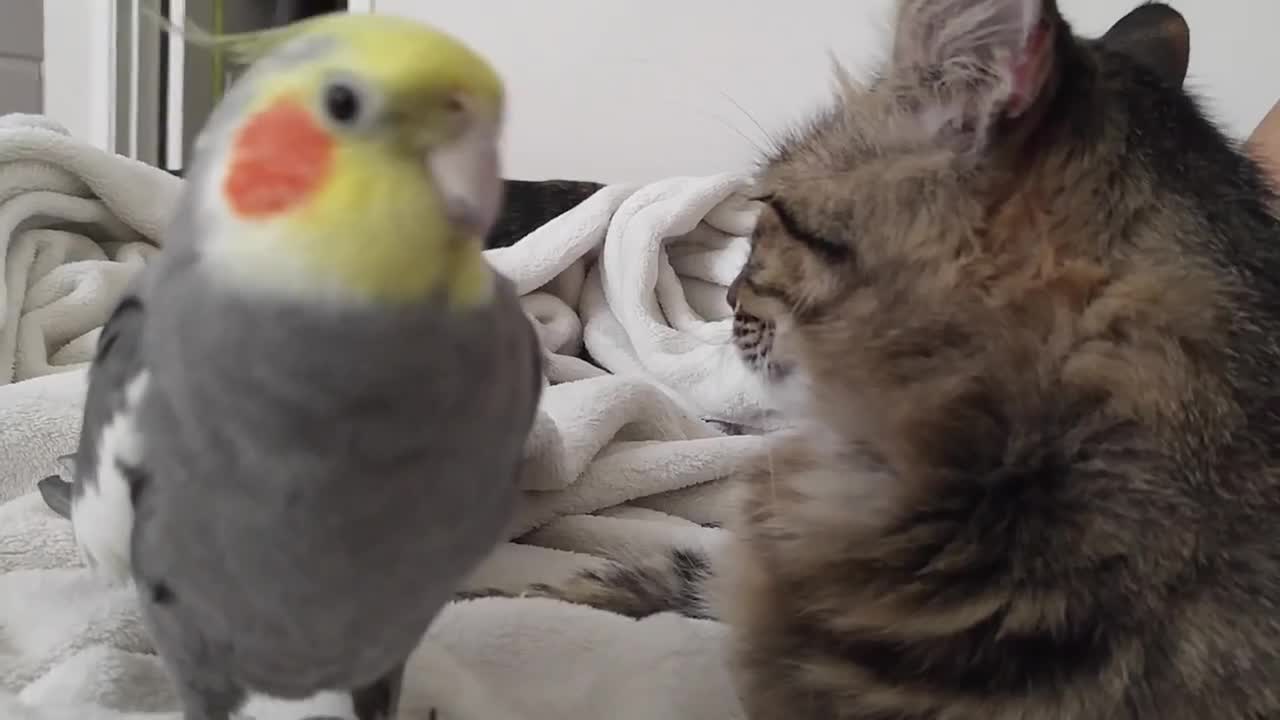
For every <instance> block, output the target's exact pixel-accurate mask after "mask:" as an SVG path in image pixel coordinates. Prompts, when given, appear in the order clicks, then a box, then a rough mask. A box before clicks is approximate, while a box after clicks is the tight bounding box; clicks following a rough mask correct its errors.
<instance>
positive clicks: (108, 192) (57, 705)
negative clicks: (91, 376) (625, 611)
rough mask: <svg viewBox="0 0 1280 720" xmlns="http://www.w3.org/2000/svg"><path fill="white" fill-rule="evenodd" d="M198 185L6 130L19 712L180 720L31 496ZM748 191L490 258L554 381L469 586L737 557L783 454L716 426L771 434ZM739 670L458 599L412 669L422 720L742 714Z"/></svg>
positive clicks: (140, 635) (7, 713) (593, 222)
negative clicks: (748, 293) (739, 492)
mask: <svg viewBox="0 0 1280 720" xmlns="http://www.w3.org/2000/svg"><path fill="white" fill-rule="evenodd" d="M180 183H181V181H180V180H177V179H175V178H173V177H171V176H169V175H167V174H166V173H163V172H161V171H158V170H155V169H153V168H149V167H146V166H142V165H139V164H137V163H135V162H133V161H131V160H128V159H125V158H121V157H116V156H112V155H108V154H104V153H100V152H98V151H95V150H92V149H90V148H88V147H84V146H81V145H79V144H78V143H76V142H75V141H73V140H71V139H69V138H67V137H66V135H65V134H64V133H63V132H62V131H61V130H60V129H58V128H56V127H49V126H48V124H47V122H46V121H44V120H43V119H40V118H30V117H26V116H22V117H13V116H10V117H8V118H4V119H2V122H0V227H4V228H5V231H6V232H8V237H9V240H10V242H9V250H8V253H7V268H8V271H7V272H6V275H5V297H7V298H8V299H9V305H8V308H9V312H8V313H7V314H6V315H5V316H3V317H4V322H5V325H4V327H3V330H4V332H5V333H6V334H5V335H4V337H6V338H7V337H10V336H11V333H12V337H15V338H18V341H17V342H16V343H15V344H14V345H13V347H15V348H17V349H15V350H14V352H13V357H14V358H15V360H14V367H15V368H23V370H20V371H16V374H15V375H14V376H12V379H15V380H20V382H13V383H10V384H7V385H3V386H0V503H2V504H0V572H2V573H3V575H0V717H6V718H32V719H33V720H46V719H56V718H63V717H66V718H79V719H81V720H97V719H98V718H103V719H106V718H113V719H114V718H143V717H147V718H175V717H177V714H176V708H177V703H176V699H175V698H174V695H173V689H172V687H171V686H170V684H169V682H168V680H167V679H166V678H165V676H164V673H163V671H162V669H161V666H160V664H159V661H158V659H157V658H156V657H155V656H154V655H153V654H152V649H151V645H150V642H149V640H148V638H147V637H146V633H145V632H144V631H143V629H142V628H141V626H140V624H139V620H138V616H137V613H136V609H135V607H134V602H133V598H132V597H131V596H130V594H129V592H128V591H123V590H112V589H109V588H106V587H104V586H102V585H101V584H100V583H98V582H97V581H95V580H94V578H93V577H92V576H90V575H89V574H88V573H87V571H85V570H84V569H83V568H81V567H80V566H79V563H78V560H77V557H76V552H75V548H74V544H73V541H72V537H71V529H70V525H69V523H67V522H66V521H64V520H62V519H60V518H58V517H57V516H55V515H53V513H52V512H51V511H49V510H48V509H46V508H45V507H44V505H43V503H42V501H41V500H40V498H39V496H38V494H36V493H34V492H33V484H34V481H35V480H36V479H38V478H39V477H41V476H43V475H44V474H47V473H50V472H55V471H56V470H57V466H56V462H55V458H56V457H57V456H58V455H60V454H63V453H67V452H70V451H72V449H73V448H74V445H75V440H76V434H77V432H78V426H79V413H80V410H81V403H82V402H83V392H84V380H85V371H84V365H83V363H84V362H86V361H87V360H88V358H89V356H90V353H91V351H92V343H93V341H94V339H95V338H96V333H97V330H98V328H99V327H100V325H101V323H102V322H103V320H104V319H105V317H106V313H107V312H109V310H110V308H111V306H112V305H113V304H114V303H115V301H116V300H117V298H118V293H119V291H120V288H121V287H122V285H123V282H124V281H126V280H127V279H128V277H130V276H131V274H132V273H133V272H135V271H136V269H137V268H138V267H140V266H141V263H142V262H144V261H145V259H146V256H147V253H148V251H150V250H152V249H154V245H153V243H154V238H155V237H156V232H157V230H158V228H159V227H161V226H162V225H163V221H164V218H165V213H166V212H167V211H168V210H169V209H170V208H171V207H172V203H173V200H174V197H175V195H176V193H177V191H178V190H179V189H180ZM749 191H750V182H749V180H748V179H746V178H741V177H736V176H714V177H703V178H676V179H670V180H665V181H662V182H658V183H654V184H652V185H646V186H641V187H625V186H609V187H605V188H603V189H601V190H600V191H599V192H597V193H595V194H594V195H592V196H591V197H589V198H587V199H586V200H585V201H584V202H583V203H582V204H581V205H579V206H577V207H576V208H574V209H573V210H571V211H569V212H566V213H564V214H563V215H560V216H558V217H556V218H554V219H553V220H552V221H550V222H549V223H547V224H546V225H544V226H542V227H540V228H538V229H537V230H535V231H534V232H533V233H531V234H529V235H528V236H527V237H525V238H524V239H522V240H521V241H520V242H518V243H516V244H515V245H513V246H510V247H506V248H499V249H494V250H490V251H488V252H487V256H488V258H489V260H490V262H491V263H492V264H493V266H494V267H495V268H497V269H498V270H499V271H500V272H502V273H503V274H505V275H507V276H508V277H510V278H511V279H512V280H513V281H514V282H515V283H516V284H517V286H518V288H519V291H520V292H521V295H522V301H523V303H524V307H525V310H526V312H527V313H528V314H529V316H530V317H531V318H532V319H533V320H534V321H535V323H536V326H537V328H538V330H539V335H540V337H541V339H542V342H543V344H544V348H545V350H546V352H547V376H548V377H547V379H548V382H549V384H550V385H549V387H548V389H547V392H546V394H545V396H544V401H543V403H542V406H541V408H540V409H539V416H538V420H537V423H536V425H535V428H534V431H533V433H532V434H531V436H530V439H529V444H528V450H527V457H526V462H525V465H524V469H523V475H522V478H521V486H522V488H523V489H524V491H525V492H524V496H523V502H522V505H521V508H520V510H519V513H518V516H517V519H516V523H515V526H514V527H513V528H512V530H511V538H512V542H508V543H506V544H503V545H501V546H500V547H498V548H497V549H496V550H495V552H494V554H493V556H492V557H491V558H490V559H489V560H488V561H487V562H486V563H485V564H484V565H483V566H481V567H480V568H479V569H478V570H477V572H476V573H475V574H474V575H473V576H472V577H471V578H470V579H469V581H468V582H467V584H466V588H463V589H480V588H491V587H498V588H503V589H511V590H515V589H519V588H521V587H523V586H524V585H526V584H528V583H530V582H549V581H555V580H556V579H558V578H561V577H563V576H564V575H565V574H567V573H570V572H572V571H574V570H575V569H578V568H582V567H588V566H590V565H592V564H595V563H599V562H601V558H603V557H611V556H620V555H631V554H634V553H637V552H642V551H644V550H645V549H649V548H657V547H663V546H666V545H669V544H671V543H674V542H681V543H690V542H693V543H717V542H721V541H722V533H723V531H721V530H717V529H713V528H712V527H707V526H708V525H712V524H715V523H719V522H721V521H722V520H723V519H724V517H725V513H726V509H727V507H728V505H729V502H730V499H729V488H728V485H727V484H726V483H725V482H724V479H725V478H726V477H728V476H730V475H732V474H733V473H734V472H735V471H736V470H737V468H739V467H740V466H741V464H742V463H744V462H748V461H749V459H750V458H751V457H752V456H753V454H754V453H755V451H756V450H757V449H758V448H759V446H760V443H761V442H762V440H761V438H759V437H756V436H751V435H737V436H730V435H723V434H721V433H720V432H719V431H718V430H717V428H716V426H715V425H713V424H709V423H707V422H704V421H703V419H704V418H715V419H717V420H722V421H729V422H742V423H750V422H752V421H753V420H754V419H756V418H758V417H759V415H760V405H759V403H758V401H757V398H756V394H755V391H754V389H753V385H752V383H751V382H750V381H749V379H748V378H747V376H746V374H745V372H744V371H743V369H742V367H741V366H740V365H738V364H737V363H736V361H735V360H734V357H733V354H732V349H731V344H730V332H731V321H730V320H729V315H730V311H729V308H728V306H727V304H726V302H725V298H724V294H725V286H726V285H727V284H728V282H729V281H730V280H731V279H732V277H733V275H734V274H735V273H736V272H737V269H738V268H739V267H740V266H741V264H742V262H743V261H744V260H745V258H746V253H747V242H746V240H745V238H744V236H745V235H746V234H747V233H749V232H750V229H751V227H752V225H753V223H754V221H755V207H754V205H753V204H752V203H751V202H749V201H748V200H747V197H748V196H749ZM31 208H38V209H35V210H32V209H31ZM42 228H57V229H42ZM41 233H57V235H56V241H55V239H54V236H45V235H41ZM33 234H35V235H36V238H35V239H31V240H23V239H22V238H24V237H30V236H31V235H33ZM42 238H45V239H42ZM24 242H25V243H36V244H39V243H41V242H43V243H45V244H46V245H47V246H49V247H55V248H69V249H66V250H61V251H58V252H53V251H52V250H43V251H37V252H35V253H34V255H33V258H32V259H28V260H26V261H25V265H23V267H24V268H25V271H24V273H23V274H21V275H15V274H13V272H12V268H13V267H15V266H16V265H17V264H20V263H22V262H23V260H22V258H23V257H26V256H23V255H21V254H20V250H21V248H22V247H24V246H23V244H22V243H24ZM41 247H45V246H43V245H42V246H41ZM72 249H74V251H73V250H72ZM46 253H50V254H46ZM15 307H17V308H22V309H21V310H20V311H15V310H13V308H15ZM55 307H56V308H59V309H58V310H57V311H56V312H55V311H52V310H51V308H55ZM42 309H44V310H46V312H43V313H41V312H39V311H40V310H42ZM15 325H16V327H17V331H16V332H15V331H14V329H13V328H14V326H15ZM24 325H25V326H29V327H27V328H25V329H24ZM24 343H31V348H30V349H27V345H25V344H24ZM0 347H8V346H0ZM29 358H38V360H37V359H29ZM723 652H724V629H723V627H721V626H720V625H719V624H717V623H714V622H708V621H695V620H689V619H685V618H679V617H674V616H655V617H653V618H649V619H646V620H643V621H633V620H630V619H627V618H623V617H619V616H615V615H611V614H608V613H603V612H599V611H594V610H590V609H587V608H581V607H574V606H570V605H566V604H563V603H558V602H555V601H551V600H545V599H535V598H516V599H511V598H484V599H478V600H469V601H463V602H458V603H455V604H453V605H451V606H449V607H448V608H447V609H446V610H445V611H444V613H443V614H442V615H441V616H440V618H439V620H438V621H437V623H436V624H435V625H434V626H433V628H432V630H431V631H430V632H429V633H428V636H427V638H426V639H425V640H424V642H423V644H422V646H421V647H420V650H419V652H418V654H417V656H415V658H414V660H413V662H412V663H411V665H410V668H409V671H408V674H407V681H406V682H407V686H406V690H405V697H406V710H407V711H408V714H407V718H415V717H425V713H426V712H427V710H428V709H430V708H435V709H436V710H437V712H438V716H439V718H440V720H455V719H456V720H461V719H462V718H471V717H475V718H500V717H510V718H513V719H514V718H523V719H526V720H536V719H540V718H557V719H559V720H564V719H565V718H569V719H573V718H583V719H584V720H585V719H586V718H600V717H610V718H618V719H619V720H630V719H632V718H634V719H635V720H640V719H641V718H655V717H661V718H667V719H670V720H683V719H685V718H688V719H690V720H694V719H701V718H707V719H708V720H710V719H712V718H715V719H716V720H724V719H726V718H735V717H740V716H741V711H740V709H739V706H738V704H737V701H736V698H735V695H734V693H733V691H732V689H731V686H730V681H729V677H728V674H727V670H726V668H725V666H724V663H723Z"/></svg>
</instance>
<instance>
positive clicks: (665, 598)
mask: <svg viewBox="0 0 1280 720" xmlns="http://www.w3.org/2000/svg"><path fill="white" fill-rule="evenodd" d="M710 567H711V565H710V562H709V560H708V558H707V556H706V555H705V554H704V553H702V552H700V551H697V550H689V549H684V548H676V549H672V550H671V551H669V552H666V553H663V554H661V555H659V556H656V557H653V558H650V559H649V560H648V561H644V562H637V563H631V564H627V563H618V562H614V563H610V564H609V565H606V566H605V567H603V568H599V569H593V570H584V571H582V572H580V573H577V574H575V575H573V576H571V577H570V578H568V579H567V580H565V581H563V582H559V583H556V584H553V585H551V584H536V585H531V586H529V588H528V589H527V590H526V591H525V592H524V593H523V595H524V596H525V597H545V598H553V599H556V600H561V601H564V602H569V603H574V604H576V605H587V606H590V607H593V608H597V609H600V610H606V611H608V612H612V613H617V614H619V615H626V616H627V617H632V618H643V617H647V616H649V615H656V614H658V613H663V612H674V613H678V614H680V615H684V616H686V617H692V618H711V617H712V616H711V613H710V611H709V609H708V604H707V601H706V594H707V593H706V582H707V580H709V579H710V577H711V570H710Z"/></svg>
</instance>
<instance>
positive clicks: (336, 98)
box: [324, 80, 364, 125]
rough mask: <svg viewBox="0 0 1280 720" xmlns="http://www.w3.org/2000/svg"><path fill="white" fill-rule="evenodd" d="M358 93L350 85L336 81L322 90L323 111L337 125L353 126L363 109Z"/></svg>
mask: <svg viewBox="0 0 1280 720" xmlns="http://www.w3.org/2000/svg"><path fill="white" fill-rule="evenodd" d="M363 106H364V102H363V99H362V98H361V96H360V92H359V91H358V90H356V89H355V88H354V87H352V86H351V83H349V82H346V81H344V80H338V81H335V82H332V83H330V84H329V86H328V87H326V88H325V90H324V111H325V112H326V113H327V114H328V115H329V119H330V120H333V121H334V122H335V123H337V124H339V125H354V124H356V122H358V121H359V119H360V115H361V113H362V112H363V110H364V108H363Z"/></svg>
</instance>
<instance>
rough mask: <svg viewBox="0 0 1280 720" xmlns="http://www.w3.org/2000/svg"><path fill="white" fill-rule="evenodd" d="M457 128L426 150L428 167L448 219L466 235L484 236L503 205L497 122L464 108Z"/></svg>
mask: <svg viewBox="0 0 1280 720" xmlns="http://www.w3.org/2000/svg"><path fill="white" fill-rule="evenodd" d="M464 113H465V116H464V117H463V118H461V121H460V123H459V126H458V131H457V132H455V133H452V134H451V135H452V137H451V138H450V139H448V140H446V141H444V142H442V143H437V144H435V145H434V146H433V147H431V148H429V149H428V150H427V158H426V163H427V170H428V172H430V173H431V176H432V177H433V179H434V180H435V185H436V188H437V190H438V191H439V193H440V198H441V200H442V201H443V203H444V208H445V213H446V214H447V216H448V217H449V220H450V221H451V222H452V223H454V224H455V225H457V226H458V227H459V228H462V229H463V230H464V231H465V232H466V233H467V235H468V236H471V237H478V238H481V239H483V238H484V237H485V236H486V235H488V233H489V230H490V229H491V228H492V227H493V224H494V223H495V222H497V220H498V213H499V212H500V211H501V209H502V189H503V185H502V171H501V167H500V163H501V160H500V158H499V148H498V138H499V133H500V127H499V122H498V121H496V120H494V119H492V118H491V117H490V116H488V115H486V114H483V113H480V112H476V111H474V109H473V108H464Z"/></svg>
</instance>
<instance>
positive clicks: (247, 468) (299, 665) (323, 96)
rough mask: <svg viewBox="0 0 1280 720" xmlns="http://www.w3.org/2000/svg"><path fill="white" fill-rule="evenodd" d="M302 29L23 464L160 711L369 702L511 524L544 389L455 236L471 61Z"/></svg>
mask: <svg viewBox="0 0 1280 720" xmlns="http://www.w3.org/2000/svg"><path fill="white" fill-rule="evenodd" d="M317 22H318V23H320V24H319V25H316V26H311V27H313V28H318V29H316V30H314V32H304V33H302V35H300V36H298V37H297V38H296V39H295V40H292V41H282V42H284V44H283V45H279V46H277V47H276V49H275V51H274V52H273V53H272V54H270V55H268V56H266V57H264V58H263V59H261V60H260V61H259V62H258V63H257V64H255V65H254V66H253V67H252V68H251V69H250V70H249V71H248V72H247V73H246V74H245V75H244V76H242V77H241V79H240V80H239V81H238V82H237V84H236V85H235V86H233V88H232V90H231V91H230V92H229V93H228V95H227V96H226V97H224V98H223V99H222V101H221V102H220V103H219V106H218V108H217V109H216V110H215V112H214V114H213V116H212V117H211V118H210V121H209V123H208V125H207V126H206V127H205V128H204V129H203V130H202V132H201V135H200V137H199V139H198V141H197V143H196V147H195V152H194V158H195V159H194V162H193V164H192V167H191V169H190V174H189V176H188V180H187V187H186V188H185V191H184V193H183V195H182V197H181V199H180V200H179V204H178V207H177V208H176V212H175V214H174V216H173V219H172V220H171V222H170V226H169V227H168V228H167V229H166V232H165V234H164V247H163V248H162V251H161V252H160V253H159V254H157V255H156V256H155V257H154V258H153V259H152V260H151V262H150V263H149V264H148V265H147V267H146V268H145V269H144V270H143V271H142V272H141V273H140V274H139V276H138V277H137V278H136V279H135V281H134V283H133V285H132V286H131V287H130V288H129V290H128V292H127V293H126V295H125V297H124V299H123V300H122V301H121V303H120V304H119V306H118V307H117V309H116V311H115V312H114V314H113V315H112V317H111V318H110V320H109V321H108V322H107V324H106V326H105V327H104V329H103V333H102V336H101V339H100V341H99V346H98V352H97V356H96V357H95V360H94V362H93V365H92V367H91V369H90V373H89V375H90V377H89V389H88V395H87V397H86V405H85V410H84V420H83V425H82V430H81V436H80V444H79V447H78V449H77V452H76V455H75V462H74V471H73V476H74V477H73V485H72V487H71V488H69V489H68V488H67V487H66V486H65V485H64V484H63V483H62V482H61V481H60V480H59V479H58V478H46V479H45V480H44V481H42V482H41V483H40V490H41V492H42V494H43V495H44V497H45V498H46V500H47V501H48V502H49V504H50V506H51V507H53V508H54V509H55V510H66V511H68V514H69V515H70V517H71V519H72V525H73V527H74V529H75V534H76V540H77V544H78V545H79V547H80V549H81V553H82V555H83V557H84V559H85V561H86V563H87V564H88V565H90V566H91V567H93V568H95V569H96V571H97V572H98V573H99V574H100V575H102V576H104V577H106V578H108V579H113V580H119V581H125V580H131V581H132V582H133V583H134V585H135V587H136V589H137V593H138V598H139V602H140V605H141V610H142V615H143V618H144V620H145V621H146V624H147V627H148V629H149V631H150V634H151V636H152V639H153V641H154V643H155V645H156V649H157V650H158V651H159V653H160V655H161V656H162V657H163V658H164V660H165V662H166V665H167V666H168V667H169V669H170V671H171V673H172V675H173V677H174V679H175V681H176V682H177V685H178V690H179V693H180V695H181V697H182V701H183V708H184V716H185V718H186V719H187V720H227V719H228V718H229V717H230V716H231V715H232V713H236V714H239V715H244V716H248V717H250V718H252V719H253V720H316V719H321V720H329V719H330V718H334V719H336V720H375V718H376V719H379V720H381V719H384V718H391V717H394V716H395V713H396V707H397V705H398V693H399V683H400V677H401V673H402V671H403V667H404V663H405V661H406V659H407V657H408V656H409V654H410V653H411V651H412V650H413V649H414V648H415V647H416V646H417V645H418V643H419V642H420V641H421V639H422V636H423V634H424V632H425V631H426V630H427V628H428V626H429V625H430V623H431V621H432V620H433V618H434V617H435V616H436V615H437V613H438V612H439V611H440V609H441V607H442V606H443V605H444V604H445V603H446V602H447V601H448V600H449V598H450V597H451V596H452V594H453V593H454V591H455V590H456V588H457V585H458V583H459V582H460V581H461V580H462V579H463V578H464V576H465V575H467V574H468V573H469V572H470V571H471V570H473V569H474V568H475V566H476V565H477V564H478V563H479V562H480V561H481V560H482V559H483V558H484V557H485V556H486V555H487V554H488V553H489V552H490V551H492V549H493V548H494V546H495V545H496V544H497V543H498V542H499V541H501V540H502V539H503V533H504V531H505V530H506V529H507V527H508V526H509V523H510V520H511V515H512V512H513V509H514V504H515V500H516V496H517V492H518V490H517V487H516V481H517V476H518V472H519V464H520V461H521V459H522V457H523V451H524V445H525V442H526V439H527V436H528V433H529V430H530V428H531V427H532V425H533V419H534V413H535V410H536V406H537V404H538V400H539V398H540V395H541V390H542V381H543V378H542V360H541V354H540V349H539V345H538V340H537V336H536V334H535V333H534V330H533V326H532V325H531V324H530V322H529V320H528V319H527V318H526V317H525V315H524V312H523V311H522V309H521V307H520V304H519V300H518V298H517V297H516V294H515V289H514V287H513V285H512V284H511V283H510V282H509V281H507V280H506V279H505V278H502V277H501V276H499V275H497V274H496V273H494V271H493V270H492V269H491V268H489V266H488V265H487V264H486V263H485V262H484V259H483V257H482V256H481V255H480V242H481V238H483V237H484V235H485V233H486V232H487V231H488V229H489V227H490V226H491V225H492V222H493V215H494V209H495V208H497V207H499V206H500V204H501V182H500V180H499V175H498V163H497V160H496V158H497V149H496V147H497V132H498V129H499V126H500V122H499V120H500V114H501V90H500V83H499V81H498V79H497V77H496V75H495V74H493V73H492V71H491V69H490V68H489V67H488V66H487V64H485V63H484V61H483V60H482V59H480V58H479V57H478V56H475V55H474V54H472V53H471V52H470V51H469V50H467V49H466V48H464V47H462V46H461V45H459V44H457V43H456V42H454V41H452V40H451V39H449V38H448V37H447V36H443V35H440V34H438V33H436V32H434V31H432V30H430V29H426V28H420V27H419V28H417V29H411V28H410V27H409V26H408V25H407V24H406V23H407V21H403V20H396V19H392V18H378V17H373V16H368V17H366V16H357V15H345V14H335V15H333V16H331V17H330V18H328V19H323V20H318V21H317ZM344 27H346V28H349V29H350V32H351V33H353V34H352V35H343V32H342V28H344ZM415 27H416V26H415ZM326 28H328V29H326ZM362 33H368V34H362ZM343 38H345V40H344V39H343ZM387 43H390V44H391V45H393V46H395V47H396V48H398V49H397V50H396V51H395V52H394V53H385V52H383V51H384V50H385V48H384V47H383V45H384V44H387ZM406 53H408V54H410V55H412V54H413V53H419V54H418V55H417V56H416V59H415V57H409V56H408V55H406ZM366 54H367V55H373V56H376V57H372V58H370V60H371V61H370V62H369V63H361V62H359V60H361V59H362V58H363V57H364V55H366ZM392 58H398V59H396V60H395V62H388V60H389V59H392ZM406 58H407V59H406ZM450 63H453V64H454V65H453V66H451V65H450ZM455 73H456V74H455ZM263 97H270V98H272V101H271V102H270V103H268V104H265V105H264V104H262V103H261V100H262V98H263ZM335 98H336V101H334V102H330V101H331V100H334V99H335ZM255 103H257V104H255ZM250 116H251V118H252V119H249V118H250ZM281 123H283V124H281ZM299 129H300V130H299ZM262 132H265V133H267V139H266V140H262V139H261V137H262V136H261V135H260V133H262ZM299 133H301V135H302V136H303V138H302V139H301V140H298V136H299ZM308 138H309V139H308ZM317 138H318V139H317ZM295 143H296V144H295ZM308 143H310V144H308ZM317 148H319V150H317ZM299 153H302V154H303V155H305V154H306V153H312V155H310V156H309V157H310V158H311V160H308V161H307V162H313V161H314V163H318V164H312V165H306V163H303V165H304V166H305V167H301V168H300V167H295V166H294V163H295V162H296V159H297V157H298V156H299ZM317 153H319V154H317ZM316 158H319V160H317V159H316ZM326 158H327V159H326ZM326 163H328V164H329V165H328V166H327V167H328V169H325V167H326V165H325V164H326ZM246 168H247V169H246ZM344 173H346V174H344ZM233 174H234V177H236V178H238V179H236V180H235V181H234V182H232V181H231V180H230V179H229V178H231V177H232V176H233ZM328 190H332V193H331V194H327V191H328ZM282 201H283V202H285V205H284V206H281V205H280V202H282ZM362 232H363V233H364V234H361V233H362ZM419 262H420V263H421V264H418V263H419Z"/></svg>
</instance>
